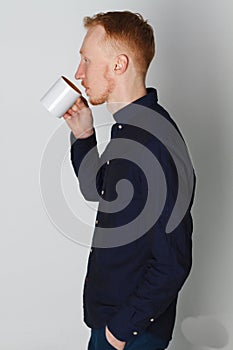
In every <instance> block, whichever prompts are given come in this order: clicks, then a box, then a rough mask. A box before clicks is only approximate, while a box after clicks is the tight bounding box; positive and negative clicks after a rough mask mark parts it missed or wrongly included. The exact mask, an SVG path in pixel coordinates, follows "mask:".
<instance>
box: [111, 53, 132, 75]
mask: <svg viewBox="0 0 233 350" xmlns="http://www.w3.org/2000/svg"><path fill="white" fill-rule="evenodd" d="M128 64H129V58H128V56H126V55H124V54H120V55H118V56H117V57H116V58H115V62H114V72H115V73H116V74H122V73H124V72H125V71H126V69H127V67H128Z"/></svg>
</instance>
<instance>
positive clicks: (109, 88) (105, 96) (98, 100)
mask: <svg viewBox="0 0 233 350" xmlns="http://www.w3.org/2000/svg"><path fill="white" fill-rule="evenodd" d="M103 78H104V81H105V85H104V86H102V87H100V89H103V90H102V91H101V90H100V91H99V92H98V93H97V94H96V96H90V98H89V102H90V103H91V104H92V105H93V106H96V105H100V104H103V103H105V102H108V100H109V96H110V94H111V93H112V92H113V90H114V88H115V82H114V80H113V79H112V78H111V77H110V73H109V68H108V67H106V69H105V72H104V75H103Z"/></svg>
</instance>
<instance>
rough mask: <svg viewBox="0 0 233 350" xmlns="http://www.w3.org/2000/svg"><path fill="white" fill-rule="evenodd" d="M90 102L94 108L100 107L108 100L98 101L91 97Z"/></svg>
mask: <svg viewBox="0 0 233 350" xmlns="http://www.w3.org/2000/svg"><path fill="white" fill-rule="evenodd" d="M88 101H89V102H90V104H91V105H92V106H98V105H102V104H103V103H105V102H106V99H97V98H93V97H91V96H89V97H88Z"/></svg>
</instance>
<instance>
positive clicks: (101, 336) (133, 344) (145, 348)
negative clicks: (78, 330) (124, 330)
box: [88, 328, 168, 350]
mask: <svg viewBox="0 0 233 350" xmlns="http://www.w3.org/2000/svg"><path fill="white" fill-rule="evenodd" d="M167 346H168V341H164V340H161V339H158V338H156V337H155V336H154V335H153V334H151V333H149V332H143V333H142V334H141V335H137V336H135V337H134V338H133V339H131V340H130V341H129V342H127V343H126V345H125V348H124V350H164V349H166V348H167ZM113 349H115V348H114V347H113V346H112V345H110V344H109V342H108V341H107V339H106V336H105V328H101V329H92V331H91V338H90V341H89V344H88V350H113ZM115 350H116V349H115Z"/></svg>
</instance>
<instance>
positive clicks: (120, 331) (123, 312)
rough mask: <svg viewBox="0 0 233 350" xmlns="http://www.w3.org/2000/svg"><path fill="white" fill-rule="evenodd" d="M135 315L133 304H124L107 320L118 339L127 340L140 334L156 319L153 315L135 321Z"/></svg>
mask: <svg viewBox="0 0 233 350" xmlns="http://www.w3.org/2000/svg"><path fill="white" fill-rule="evenodd" d="M135 316H136V315H135V309H134V308H133V307H132V306H124V307H122V308H121V309H120V310H119V311H118V312H117V313H116V314H115V315H113V317H112V318H111V319H110V320H109V321H108V322H107V326H108V328H109V330H110V332H111V333H112V334H113V335H114V336H115V337H116V338H117V339H119V340H121V341H126V342H127V341H129V339H132V337H137V336H138V335H140V334H141V333H142V332H143V331H145V330H146V329H147V328H148V327H149V326H150V325H151V323H152V322H154V321H155V318H154V316H153V315H151V316H150V317H146V318H145V317H143V319H142V320H141V321H140V322H136V323H135V322H134V318H135Z"/></svg>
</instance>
